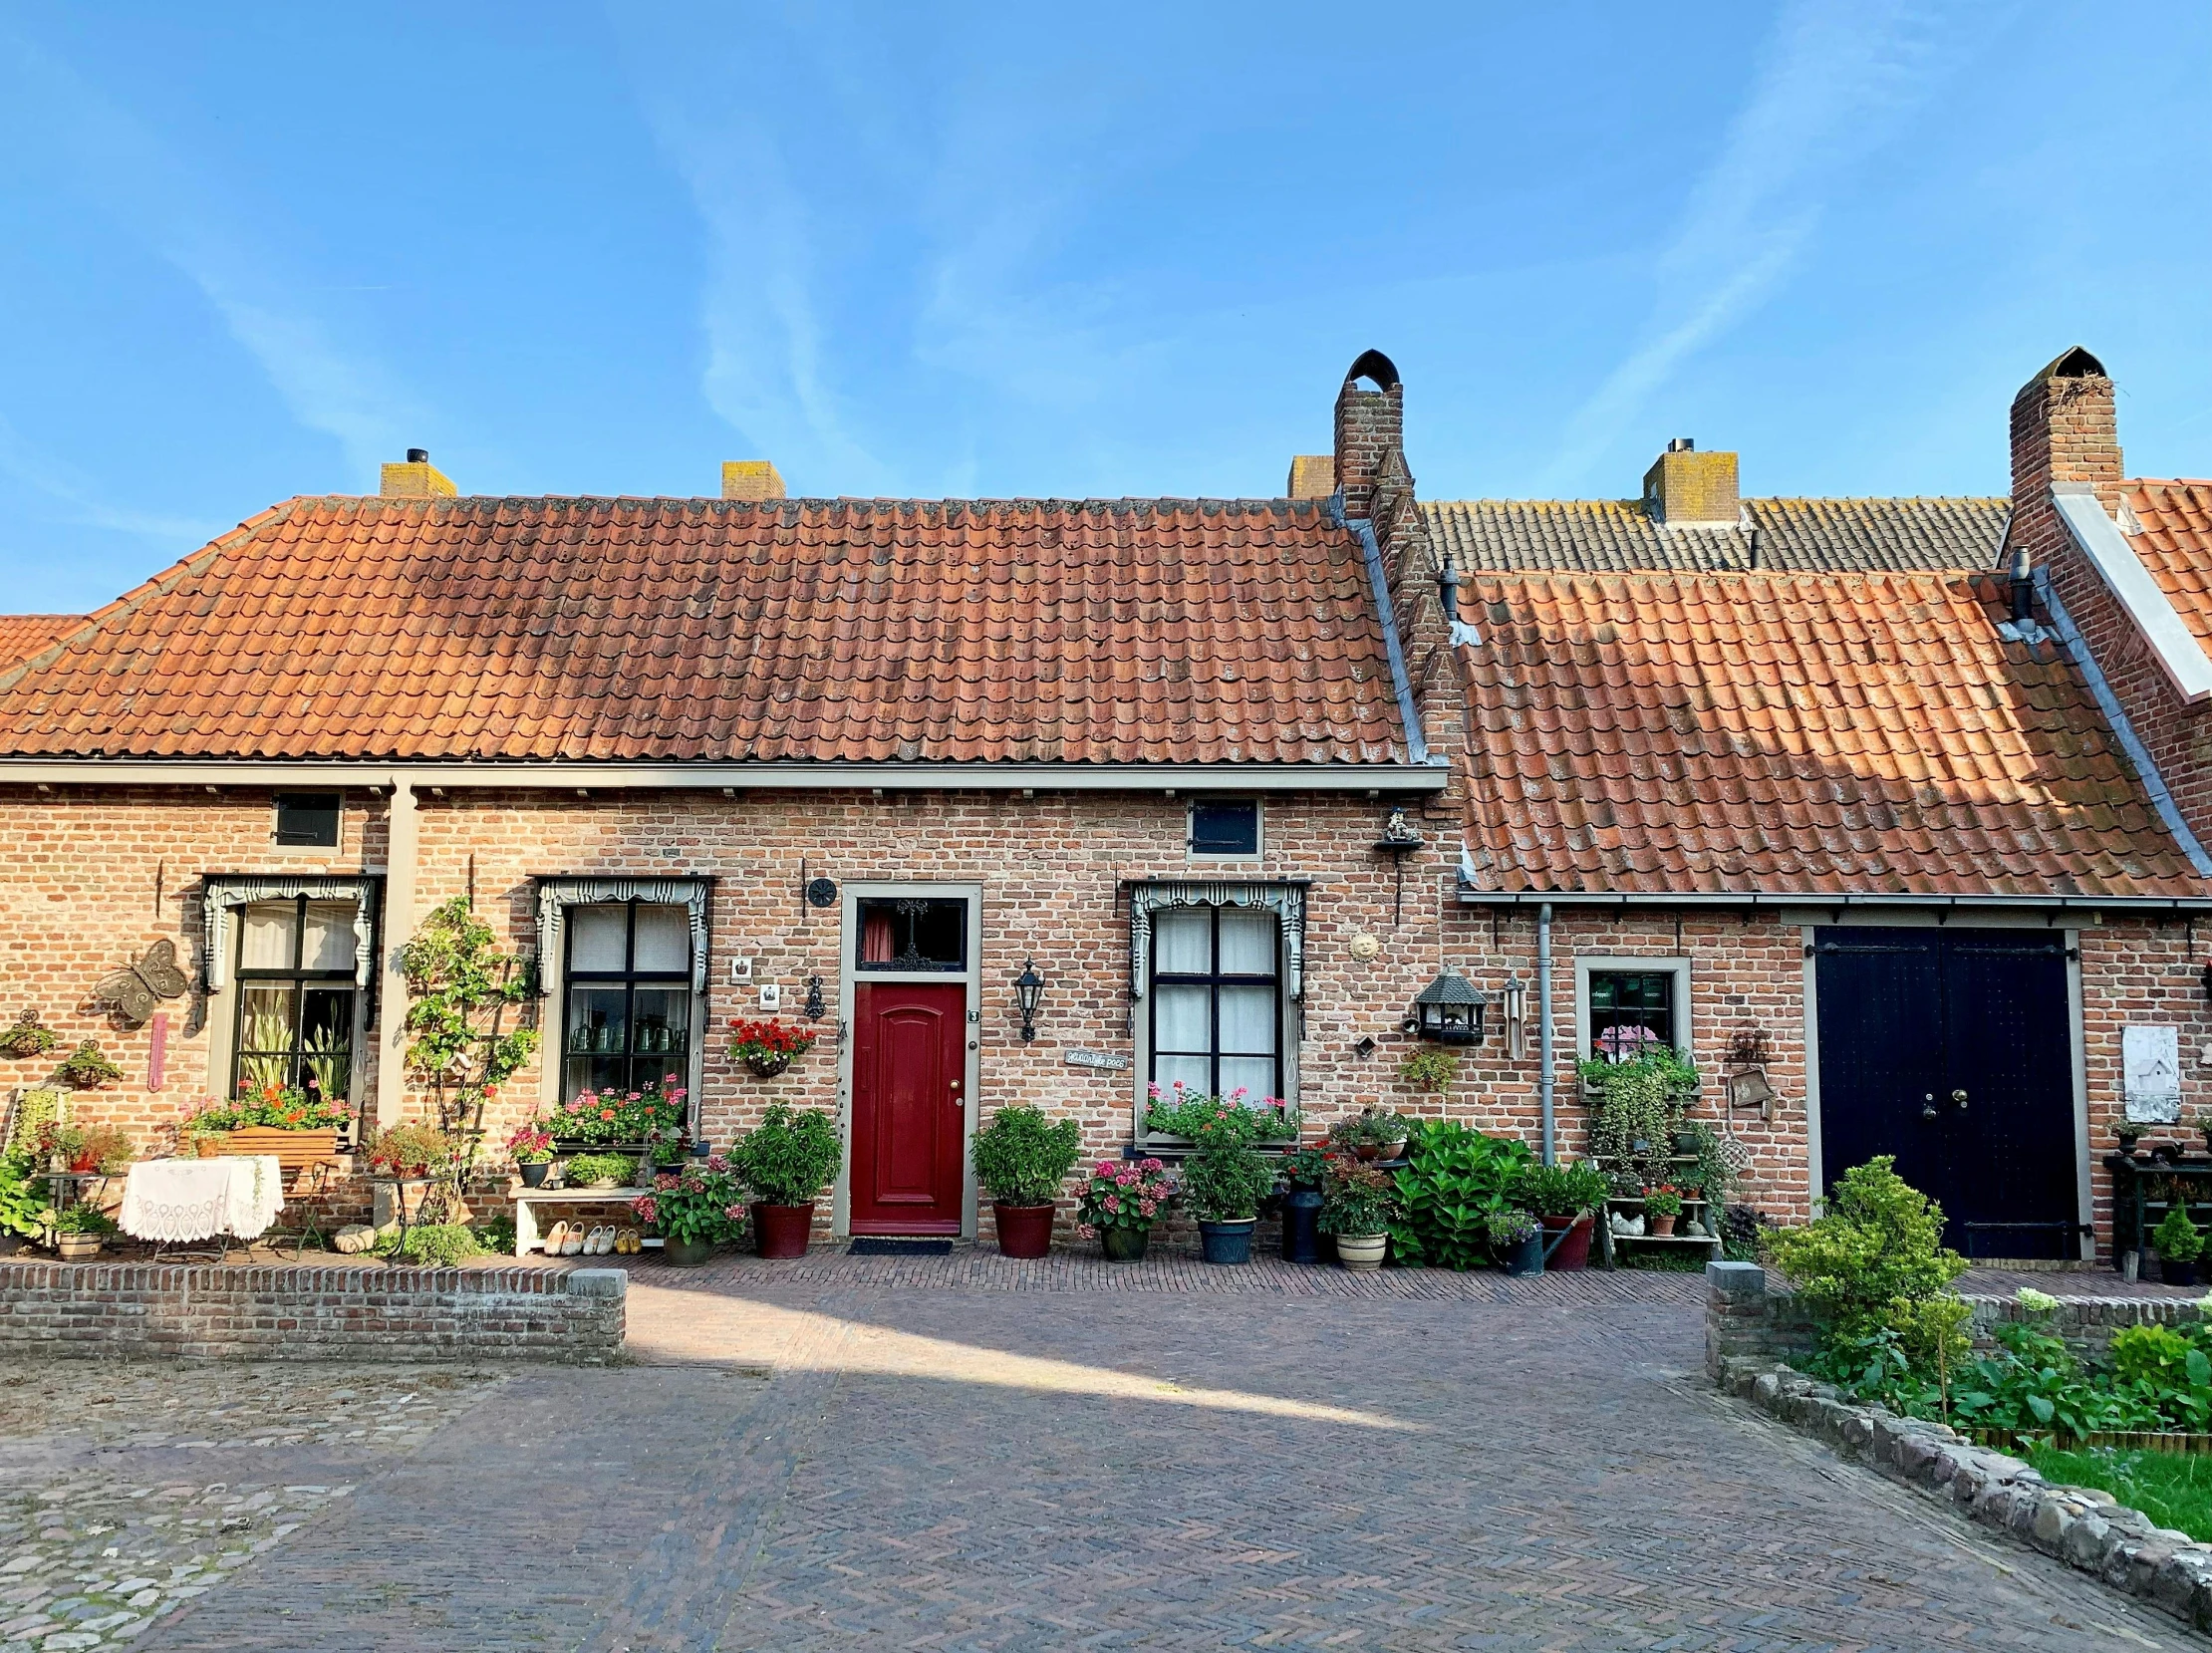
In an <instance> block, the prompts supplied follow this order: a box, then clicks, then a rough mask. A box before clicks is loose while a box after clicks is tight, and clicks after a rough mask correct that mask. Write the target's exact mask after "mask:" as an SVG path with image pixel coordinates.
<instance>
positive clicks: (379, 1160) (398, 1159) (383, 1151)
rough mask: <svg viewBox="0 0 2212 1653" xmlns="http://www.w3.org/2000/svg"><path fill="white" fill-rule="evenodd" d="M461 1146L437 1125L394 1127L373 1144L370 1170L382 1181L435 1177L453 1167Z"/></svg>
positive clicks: (381, 1133) (370, 1151)
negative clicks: (396, 1178) (399, 1178)
mask: <svg viewBox="0 0 2212 1653" xmlns="http://www.w3.org/2000/svg"><path fill="white" fill-rule="evenodd" d="M459 1146H460V1145H459V1144H458V1143H456V1142H455V1141H454V1140H453V1139H452V1138H451V1137H449V1136H447V1135H446V1134H445V1133H444V1132H443V1131H440V1130H439V1129H438V1128H437V1127H436V1126H434V1125H423V1124H419V1123H415V1122H410V1123H407V1124H401V1125H394V1126H392V1127H391V1128H390V1129H389V1130H385V1131H380V1132H379V1133H377V1137H376V1140H375V1141H373V1142H371V1143H370V1145H369V1169H370V1170H371V1171H372V1172H374V1173H376V1174H377V1175H378V1176H381V1177H428V1176H432V1175H434V1174H436V1173H438V1172H441V1171H443V1170H445V1169H446V1168H447V1167H448V1166H450V1165H451V1164H452V1163H453V1157H454V1155H455V1154H456V1153H457V1152H458V1151H459Z"/></svg>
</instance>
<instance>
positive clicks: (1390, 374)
mask: <svg viewBox="0 0 2212 1653" xmlns="http://www.w3.org/2000/svg"><path fill="white" fill-rule="evenodd" d="M1363 379H1364V380H1366V381H1367V382H1368V383H1369V384H1372V385H1375V386H1378V387H1380V389H1377V390H1372V391H1363V390H1361V389H1360V388H1359V382H1360V381H1361V380H1363ZM1405 430H1406V393H1405V388H1404V387H1403V386H1401V385H1400V384H1399V383H1398V370H1397V368H1396V367H1394V366H1393V365H1392V364H1391V360H1390V358H1389V357H1387V356H1385V355H1384V354H1383V353H1382V352H1381V351H1379V350H1371V351H1368V352H1367V353H1366V354H1365V355H1363V356H1362V357H1360V359H1359V360H1358V361H1356V362H1354V363H1353V364H1352V371H1351V372H1350V373H1348V374H1346V375H1345V376H1344V388H1343V389H1342V390H1341V391H1339V392H1337V393H1336V485H1337V487H1339V488H1341V489H1342V490H1343V492H1344V514H1345V515H1346V516H1347V517H1364V516H1366V515H1367V514H1368V513H1369V510H1370V508H1371V504H1372V501H1373V499H1374V496H1375V482H1376V479H1377V478H1378V477H1379V476H1380V474H1381V472H1382V467H1383V461H1384V459H1386V458H1387V457H1389V455H1391V454H1392V453H1395V452H1397V451H1399V449H1400V448H1401V446H1402V445H1403V443H1404V441H1405Z"/></svg>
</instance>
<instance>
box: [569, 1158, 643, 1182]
mask: <svg viewBox="0 0 2212 1653" xmlns="http://www.w3.org/2000/svg"><path fill="white" fill-rule="evenodd" d="M637 1169H638V1162H637V1161H636V1160H634V1159H632V1158H631V1157H630V1156H629V1155H628V1154H572V1155H570V1156H569V1161H568V1164H567V1165H566V1166H565V1167H563V1168H562V1171H561V1181H562V1182H564V1183H565V1184H567V1185H568V1186H569V1187H570V1188H589V1187H590V1186H591V1185H592V1184H593V1183H602V1182H612V1183H614V1184H615V1185H616V1186H617V1187H622V1186H626V1185H627V1184H628V1183H629V1181H630V1179H631V1178H632V1177H633V1176H634V1175H636V1173H637Z"/></svg>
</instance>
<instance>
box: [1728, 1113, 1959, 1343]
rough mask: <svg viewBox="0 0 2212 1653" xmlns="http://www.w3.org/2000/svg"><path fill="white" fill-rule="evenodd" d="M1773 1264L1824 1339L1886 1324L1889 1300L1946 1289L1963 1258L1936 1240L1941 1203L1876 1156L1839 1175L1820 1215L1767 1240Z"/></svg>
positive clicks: (1921, 1298) (1922, 1297)
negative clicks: (1816, 1318) (1786, 1278)
mask: <svg viewBox="0 0 2212 1653" xmlns="http://www.w3.org/2000/svg"><path fill="white" fill-rule="evenodd" d="M1768 1248H1769V1249H1770V1250H1771V1251H1772V1252H1773V1254H1774V1259H1775V1265H1776V1266H1777V1267H1779V1268H1780V1269H1781V1270H1782V1271H1783V1273H1784V1274H1786V1275H1788V1276H1789V1278H1790V1282H1791V1284H1792V1285H1793V1286H1795V1287H1796V1289H1797V1295H1798V1296H1799V1297H1800V1298H1801V1299H1803V1301H1804V1302H1805V1303H1806V1305H1807V1306H1809V1307H1810V1308H1811V1309H1812V1311H1813V1312H1814V1313H1815V1314H1816V1315H1817V1316H1819V1318H1820V1321H1821V1323H1822V1326H1823V1328H1824V1330H1825V1333H1826V1334H1827V1335H1828V1336H1831V1337H1836V1336H1840V1337H1845V1338H1855V1337H1862V1336H1866V1335H1868V1334H1870V1333H1873V1332H1877V1331H1879V1330H1881V1329H1882V1328H1883V1327H1884V1326H1886V1325H1888V1324H1889V1323H1890V1320H1891V1317H1892V1314H1893V1313H1894V1310H1895V1305H1897V1304H1899V1303H1903V1304H1908V1305H1909V1304H1914V1303H1920V1302H1925V1301H1928V1300H1929V1299H1931V1298H1940V1297H1945V1296H1948V1295H1949V1294H1950V1291H1951V1282H1952V1281H1953V1280H1955V1279H1957V1278H1958V1277H1959V1275H1960V1274H1962V1273H1964V1272H1965V1271H1966V1259H1965V1258H1964V1257H1962V1256H1960V1255H1959V1254H1958V1252H1956V1251H1954V1250H1951V1249H1950V1248H1948V1247H1947V1246H1945V1245H1944V1244H1943V1208H1942V1207H1940V1206H1938V1205H1937V1204H1936V1203H1935V1202H1934V1201H1933V1200H1930V1199H1929V1198H1928V1197H1927V1196H1926V1195H1924V1194H1922V1193H1920V1191H1919V1190H1917V1189H1915V1188H1914V1187H1913V1186H1912V1185H1911V1184H1910V1183H1907V1182H1906V1181H1905V1180H1904V1178H1902V1177H1900V1176H1898V1175H1897V1162H1896V1161H1895V1159H1893V1158H1892V1157H1891V1156H1889V1155H1887V1154H1880V1155H1876V1156H1875V1157H1874V1158H1873V1159H1870V1160H1868V1161H1867V1162H1866V1163H1865V1164H1864V1165H1860V1166H1854V1167H1852V1168H1851V1169H1850V1170H1849V1171H1847V1172H1845V1173H1844V1174H1843V1177H1842V1180H1841V1181H1840V1182H1838V1183H1837V1184H1836V1185H1835V1190H1834V1193H1833V1195H1832V1196H1831V1197H1830V1199H1829V1200H1828V1201H1827V1204H1826V1211H1825V1214H1824V1215H1822V1216H1821V1217H1819V1218H1817V1219H1816V1220H1814V1221H1813V1222H1811V1223H1808V1224H1806V1225H1805V1226H1804V1227H1803V1228H1799V1229H1785V1230H1780V1231H1778V1232H1777V1233H1775V1234H1774V1235H1773V1237H1772V1238H1771V1239H1770V1240H1768Z"/></svg>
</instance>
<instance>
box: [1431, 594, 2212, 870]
mask: <svg viewBox="0 0 2212 1653" xmlns="http://www.w3.org/2000/svg"><path fill="white" fill-rule="evenodd" d="M2001 584H2002V582H2001V581H1999V580H1998V579H1996V578H1994V577H1992V576H1985V575H1960V574H1953V575H1940V574H1868V575H1847V576H1812V575H1772V576H1769V575H1756V574H1739V575H1731V574H1666V573H1657V574H1635V575H1594V576H1544V575H1525V576H1517V575H1476V576H1474V577H1473V578H1472V579H1471V580H1470V581H1469V584H1468V596H1469V600H1468V602H1467V604H1466V607H1467V609H1468V611H1469V612H1468V617H1469V619H1470V620H1472V621H1473V622H1474V623H1475V624H1476V626H1477V629H1478V631H1479V633H1480V635H1481V637H1482V642H1481V644H1480V645H1479V646H1471V647H1463V648H1462V649H1461V651H1460V654H1461V659H1462V661H1463V663H1464V666H1465V669H1466V673H1467V677H1468V684H1469V690H1470V695H1471V704H1472V711H1473V723H1474V737H1473V742H1472V744H1473V755H1474V770H1475V773H1474V782H1475V784H1474V787H1473V799H1474V801H1473V803H1472V805H1471V821H1470V828H1469V853H1470V856H1471V858H1472V860H1473V863H1474V866H1473V878H1474V884H1475V887H1476V889H1477V890H1478V891H1481V890H1493V891H1498V892H1501V893H1530V894H1533V893H1540V892H1553V893H1560V894H1597V893H1615V894H1637V895H1653V896H1656V895H1669V894H1673V895H1688V894H1706V895H1743V894H1761V895H1794V894H1800V893H1801V894H1806V895H1819V894H1894V895H1900V896H2014V897H2041V896H2051V895H2075V896H2088V897H2102V898H2116V897H2127V896H2132V897H2145V896H2147V897H2160V898H2163V897H2177V896H2180V897H2202V896H2204V895H2205V894H2207V893H2208V887H2207V884H2206V882H2205V881H2204V880H2201V879H2199V878H2198V877H2197V876H2196V874H2195V872H2194V871H2193V870H2192V868H2191V866H2190V863H2189V861H2188V859H2187V857H2186V856H2185V855H2184V854H2183V852H2182V851H2181V849H2180V847H2179V846H2178V845H2177V844H2176V842H2175V841H2174V839H2173V837H2172V835H2171V834H2170V833H2169V832H2168V831H2167V830H2166V828H2165V826H2164V825H2163V823H2162V822H2161V821H2160V820H2159V817H2158V815H2157V814H2156V812H2155V810H2154V809H2153V807H2152V805H2151V803H2150V801H2149V799H2148V797H2147V796H2146V795H2145V793H2144V790H2143V787H2142V785H2141V782H2140V781H2139V779H2138V778H2137V776H2136V775H2135V773H2134V771H2133V769H2132V768H2131V767H2130V765H2129V763H2128V761H2127V758H2126V757H2125V755H2124V754H2123V752H2122V751H2121V750H2120V748H2119V746H2118V744H2117V742H2116V741H2115V740H2114V739H2113V737H2112V735H2111V734H2110V732H2109V731H2108V730H2107V729H2106V727H2105V726H2104V723H2103V720H2102V719H2101V717H2100V716H2099V715H2098V713H2097V710H2096V707H2095V704H2094V702H2093V700H2092V699H2091V698H2090V696H2089V693H2088V690H2087V689H2086V687H2085V686H2084V685H2083V683H2082V681H2081V679H2080V677H2079V676H2078V674H2077V673H2076V672H2075V671H2074V668H2073V666H2072V665H2071V664H2070V663H2069V662H2068V660H2067V659H2066V657H2065V656H2064V654H2063V653H2062V652H2061V651H2060V650H2059V647H2058V645H2057V644H2055V643H2053V642H2049V641H2046V642H2043V643H2039V644H2034V645H2030V644H2020V643H2008V642H2005V641H2003V640H2002V639H2000V638H1999V636H1998V635H1997V631H1996V626H1997V623H1998V622H1999V621H2001V620H2002V619H2004V618H2005V612H2006V611H2005V609H2004V606H2003V594H2002V590H2001Z"/></svg>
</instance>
